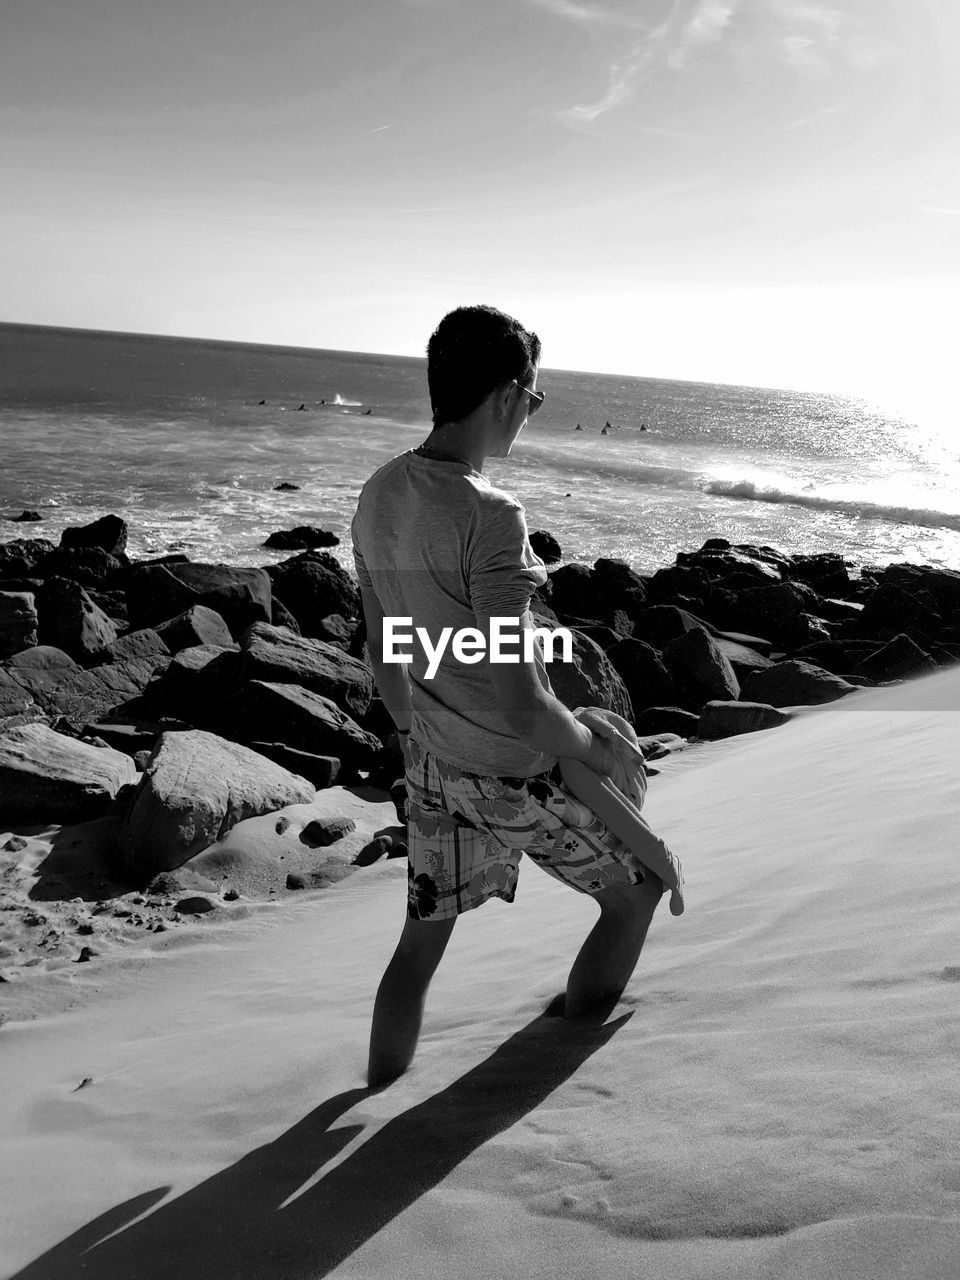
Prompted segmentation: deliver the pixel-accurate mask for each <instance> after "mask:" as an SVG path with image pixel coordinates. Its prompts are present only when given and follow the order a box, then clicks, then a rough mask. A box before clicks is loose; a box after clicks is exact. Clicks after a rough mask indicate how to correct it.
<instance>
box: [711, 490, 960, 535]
mask: <svg viewBox="0 0 960 1280" xmlns="http://www.w3.org/2000/svg"><path fill="white" fill-rule="evenodd" d="M702 488H703V492H704V493H712V494H714V495H715V496H716V497H719V498H742V499H744V500H745V501H748V502H772V503H782V504H784V505H785V506H791V507H809V508H811V509H812V510H815V511H836V512H839V513H840V514H841V515H847V516H855V517H857V518H858V519H861V520H885V521H887V523H888V524H915V525H923V526H924V527H925V528H928V529H954V530H960V511H937V510H935V509H931V508H927V507H906V506H900V505H897V504H896V503H883V502H869V501H867V500H866V499H864V498H841V497H832V496H831V495H830V494H821V493H815V492H814V493H808V492H806V491H805V490H804V491H801V492H797V491H795V490H790V489H780V488H778V487H777V486H776V485H760V484H757V483H756V481H754V480H708V481H707V482H706V483H705V484H704V485H703V486H702Z"/></svg>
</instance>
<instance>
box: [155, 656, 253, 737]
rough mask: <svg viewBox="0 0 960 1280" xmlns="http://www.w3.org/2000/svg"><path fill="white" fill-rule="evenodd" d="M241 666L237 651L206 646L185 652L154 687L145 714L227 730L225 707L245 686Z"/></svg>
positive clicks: (171, 662)
mask: <svg viewBox="0 0 960 1280" xmlns="http://www.w3.org/2000/svg"><path fill="white" fill-rule="evenodd" d="M241 666H242V658H241V655H240V651H239V648H237V647H234V648H232V649H225V648H221V647H220V646H218V645H206V644H202V645H194V646H193V647H192V648H189V649H181V650H180V652H179V653H178V654H175V655H174V657H173V658H172V659H171V661H170V665H169V666H168V667H167V669H166V671H165V672H164V673H163V675H162V676H160V677H159V679H158V680H156V681H154V682H152V683H151V685H150V688H149V689H148V690H147V692H146V694H145V698H144V703H143V710H144V711H145V712H149V713H150V714H153V715H157V714H160V713H161V711H162V710H165V711H167V712H172V713H174V714H176V715H179V716H181V717H182V718H183V719H185V720H187V721H188V722H189V723H190V724H192V725H195V726H196V727H197V728H201V729H211V730H213V731H215V732H219V731H220V730H221V729H227V727H228V726H227V725H226V722H225V720H224V716H225V707H226V705H227V702H228V700H229V699H230V698H231V697H232V696H233V695H234V694H235V693H236V692H237V690H238V689H239V688H240V686H241V683H242V681H241ZM228 736H229V734H228Z"/></svg>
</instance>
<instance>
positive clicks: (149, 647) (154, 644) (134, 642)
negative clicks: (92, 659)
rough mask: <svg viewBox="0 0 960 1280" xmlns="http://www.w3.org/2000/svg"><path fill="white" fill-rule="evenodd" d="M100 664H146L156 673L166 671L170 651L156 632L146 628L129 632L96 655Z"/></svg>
mask: <svg viewBox="0 0 960 1280" xmlns="http://www.w3.org/2000/svg"><path fill="white" fill-rule="evenodd" d="M96 658H97V662H98V664H102V663H107V662H112V663H117V662H144V663H146V664H147V665H149V666H150V667H152V668H153V670H154V671H158V670H165V669H166V667H167V666H168V664H169V660H170V650H169V649H168V648H167V646H166V645H165V644H164V642H163V640H162V639H161V637H160V636H159V635H157V633H156V631H154V630H153V629H152V628H150V627H145V628H144V629H143V630H142V631H128V632H127V633H126V635H123V636H120V638H119V639H118V640H114V641H113V642H112V643H111V644H108V645H107V646H106V647H105V648H103V649H101V650H100V651H99V653H97V655H96Z"/></svg>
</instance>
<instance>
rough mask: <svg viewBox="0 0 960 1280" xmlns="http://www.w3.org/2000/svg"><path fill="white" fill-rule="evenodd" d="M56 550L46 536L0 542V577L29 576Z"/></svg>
mask: <svg viewBox="0 0 960 1280" xmlns="http://www.w3.org/2000/svg"><path fill="white" fill-rule="evenodd" d="M53 550H55V548H54V545H53V543H52V542H49V541H48V540H47V539H46V538H17V539H16V540H15V541H13V542H0V579H2V578H29V577H30V575H31V574H32V573H33V571H34V569H36V568H37V566H38V565H40V564H42V563H43V561H44V560H45V559H46V557H47V556H48V555H49V554H50V553H51V551H53Z"/></svg>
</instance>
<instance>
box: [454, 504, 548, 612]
mask: <svg viewBox="0 0 960 1280" xmlns="http://www.w3.org/2000/svg"><path fill="white" fill-rule="evenodd" d="M546 580H547V571H546V568H545V567H544V563H543V561H542V560H541V559H540V557H539V556H538V555H537V554H536V553H535V552H534V550H533V548H532V547H531V546H530V539H529V537H528V535H527V521H526V518H525V516H524V512H523V508H522V507H519V506H512V505H511V506H507V507H504V508H503V509H502V510H501V511H499V512H498V513H497V515H496V516H495V517H494V518H493V519H492V520H490V521H489V522H488V523H487V524H486V525H485V526H484V527H483V529H482V531H481V533H480V535H479V537H478V538H477V540H476V543H475V545H474V548H473V554H472V556H471V558H470V566H469V587H470V603H471V605H472V607H473V611H474V613H477V614H482V615H484V616H485V617H490V618H497V617H501V618H516V617H520V616H521V615H522V614H523V613H524V612H525V610H526V608H527V606H528V605H529V603H530V597H531V596H532V595H533V593H534V591H535V590H536V588H537V587H541V586H543V584H544V583H545V582H546Z"/></svg>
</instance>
